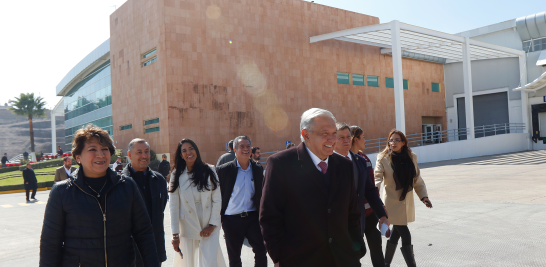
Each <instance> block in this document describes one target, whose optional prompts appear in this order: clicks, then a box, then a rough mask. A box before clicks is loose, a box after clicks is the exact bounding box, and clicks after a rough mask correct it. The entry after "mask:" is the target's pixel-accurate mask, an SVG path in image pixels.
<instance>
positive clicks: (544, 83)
mask: <svg viewBox="0 0 546 267" xmlns="http://www.w3.org/2000/svg"><path fill="white" fill-rule="evenodd" d="M544 87H546V72H544V73H542V75H540V76H539V77H538V78H536V79H535V80H534V81H532V82H530V83H528V84H526V85H524V86H521V87H518V88H516V89H514V90H513V91H526V92H536V91H537V90H539V89H542V88H544Z"/></svg>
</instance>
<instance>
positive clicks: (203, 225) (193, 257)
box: [169, 139, 226, 267]
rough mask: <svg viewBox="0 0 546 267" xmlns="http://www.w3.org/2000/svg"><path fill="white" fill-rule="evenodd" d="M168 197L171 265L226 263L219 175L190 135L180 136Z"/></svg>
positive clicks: (219, 266) (215, 265)
mask: <svg viewBox="0 0 546 267" xmlns="http://www.w3.org/2000/svg"><path fill="white" fill-rule="evenodd" d="M169 199H170V203H169V207H170V211H171V229H172V233H173V240H172V242H171V243H172V245H173V248H174V250H175V251H176V252H177V253H176V255H175V256H174V263H173V266H174V267H198V266H199V267H225V266H226V263H225V261H224V256H223V255H222V251H221V249H220V209H221V206H222V197H221V194H220V188H219V185H218V178H217V176H216V171H215V169H214V167H213V166H212V165H208V164H206V163H204V162H203V161H202V160H201V155H200V154H199V149H198V148H197V145H196V144H195V143H194V142H193V141H192V140H190V139H182V141H180V143H179V144H178V148H177V149H176V157H175V160H174V166H173V170H172V173H171V181H170V183H169ZM179 249H180V250H179ZM180 251H181V252H182V254H183V257H181V255H180V253H179V252H180Z"/></svg>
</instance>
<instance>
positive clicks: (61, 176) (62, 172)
mask: <svg viewBox="0 0 546 267" xmlns="http://www.w3.org/2000/svg"><path fill="white" fill-rule="evenodd" d="M75 170H76V167H72V158H71V157H70V156H66V157H64V158H63V166H61V167H59V168H57V169H56V170H55V179H54V181H55V183H57V182H60V181H62V180H66V179H68V176H69V175H70V174H71V173H72V172H73V171H75Z"/></svg>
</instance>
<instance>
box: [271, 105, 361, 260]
mask: <svg viewBox="0 0 546 267" xmlns="http://www.w3.org/2000/svg"><path fill="white" fill-rule="evenodd" d="M300 133H301V140H302V141H303V142H302V143H301V144H300V145H299V146H298V147H296V149H287V150H284V151H282V152H279V153H277V154H274V155H272V156H270V157H269V158H268V159H267V170H266V175H265V181H264V188H263V194H262V200H261V205H260V226H261V227H262V233H263V237H264V241H265V245H266V248H267V251H268V252H269V255H270V257H271V259H272V260H273V262H275V264H276V266H283V267H291V266H328V267H331V266H338V267H353V266H354V267H356V266H360V258H361V257H363V256H364V254H366V248H365V246H364V240H363V238H362V235H361V234H360V210H359V208H358V202H357V196H356V189H355V183H354V181H353V168H352V163H351V162H350V161H349V160H347V159H345V158H344V157H342V156H340V155H338V154H334V146H335V143H336V133H337V130H336V119H335V117H334V116H333V114H332V113H331V112H330V111H327V110H324V109H319V108H312V109H309V110H307V111H305V112H304V113H303V114H302V116H301V122H300Z"/></svg>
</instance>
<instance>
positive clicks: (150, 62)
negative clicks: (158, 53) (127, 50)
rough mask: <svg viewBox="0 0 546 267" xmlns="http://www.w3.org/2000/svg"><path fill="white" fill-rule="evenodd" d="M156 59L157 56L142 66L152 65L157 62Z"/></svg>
mask: <svg viewBox="0 0 546 267" xmlns="http://www.w3.org/2000/svg"><path fill="white" fill-rule="evenodd" d="M156 60H157V57H154V58H152V59H149V60H147V61H145V62H144V63H142V67H146V66H148V65H150V64H152V63H154V62H156Z"/></svg>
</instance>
